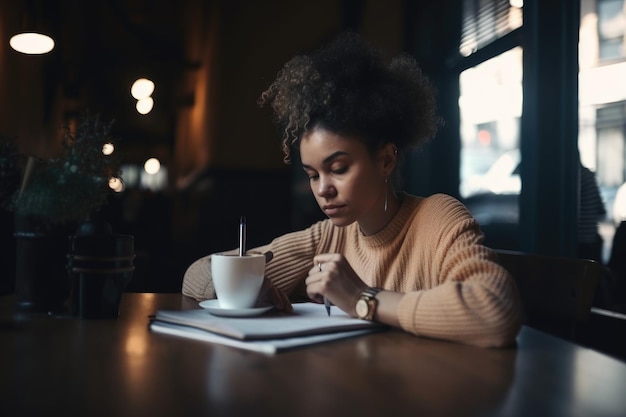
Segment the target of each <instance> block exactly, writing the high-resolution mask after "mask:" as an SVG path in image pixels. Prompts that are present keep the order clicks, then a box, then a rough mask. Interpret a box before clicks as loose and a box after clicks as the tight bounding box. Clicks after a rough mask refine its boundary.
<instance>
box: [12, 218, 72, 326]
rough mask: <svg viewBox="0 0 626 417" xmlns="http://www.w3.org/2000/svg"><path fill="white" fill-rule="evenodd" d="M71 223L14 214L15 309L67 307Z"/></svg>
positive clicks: (56, 311)
mask: <svg viewBox="0 0 626 417" xmlns="http://www.w3.org/2000/svg"><path fill="white" fill-rule="evenodd" d="M71 229H72V227H71V226H70V225H60V226H57V225H55V226H50V225H47V224H46V223H45V222H44V221H42V220H41V219H37V218H33V217H29V216H21V215H19V214H18V215H16V216H15V232H14V236H15V239H16V264H15V298H16V309H17V310H18V311H20V312H25V313H42V314H60V313H64V312H65V311H66V310H67V301H68V298H69V294H70V280H69V276H68V273H67V269H66V262H67V253H68V248H69V242H68V238H69V231H70V230H71Z"/></svg>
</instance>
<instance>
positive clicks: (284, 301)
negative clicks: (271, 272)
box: [257, 277, 293, 313]
mask: <svg viewBox="0 0 626 417" xmlns="http://www.w3.org/2000/svg"><path fill="white" fill-rule="evenodd" d="M257 305H261V306H263V305H273V306H274V308H275V309H276V310H279V311H284V312H286V313H291V312H292V311H293V306H292V305H291V301H289V297H287V294H285V293H284V292H283V291H281V290H280V289H278V288H276V286H275V285H274V284H273V283H272V281H270V280H269V279H268V278H267V277H266V278H263V285H262V286H261V291H260V292H259V298H258V299H257Z"/></svg>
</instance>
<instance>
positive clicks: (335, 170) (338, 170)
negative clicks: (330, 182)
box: [333, 166, 348, 174]
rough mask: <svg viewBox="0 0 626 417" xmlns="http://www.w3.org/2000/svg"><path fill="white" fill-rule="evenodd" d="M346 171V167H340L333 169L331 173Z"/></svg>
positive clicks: (343, 172)
mask: <svg viewBox="0 0 626 417" xmlns="http://www.w3.org/2000/svg"><path fill="white" fill-rule="evenodd" d="M347 171H348V167H347V166H345V167H341V168H337V169H333V174H345V173H346V172H347Z"/></svg>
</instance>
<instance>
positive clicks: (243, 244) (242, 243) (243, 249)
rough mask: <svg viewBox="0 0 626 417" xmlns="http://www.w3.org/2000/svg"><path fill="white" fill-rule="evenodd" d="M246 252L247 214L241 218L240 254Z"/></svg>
mask: <svg viewBox="0 0 626 417" xmlns="http://www.w3.org/2000/svg"><path fill="white" fill-rule="evenodd" d="M244 253H246V216H241V218H240V219H239V256H243V255H244Z"/></svg>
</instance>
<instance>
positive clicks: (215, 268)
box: [211, 253, 265, 309]
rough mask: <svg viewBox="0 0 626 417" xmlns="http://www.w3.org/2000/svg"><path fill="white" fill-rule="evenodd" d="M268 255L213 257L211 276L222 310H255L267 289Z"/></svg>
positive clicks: (216, 255) (214, 255)
mask: <svg viewBox="0 0 626 417" xmlns="http://www.w3.org/2000/svg"><path fill="white" fill-rule="evenodd" d="M264 274H265V255H263V254H246V255H244V256H239V255H229V254H225V253H218V254H213V255H211V276H212V279H213V286H214V287H215V294H216V295H217V300H218V301H219V303H220V307H221V308H226V309H238V308H251V307H254V305H255V303H256V300H257V298H258V296H259V291H260V290H261V286H262V285H263V277H264Z"/></svg>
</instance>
